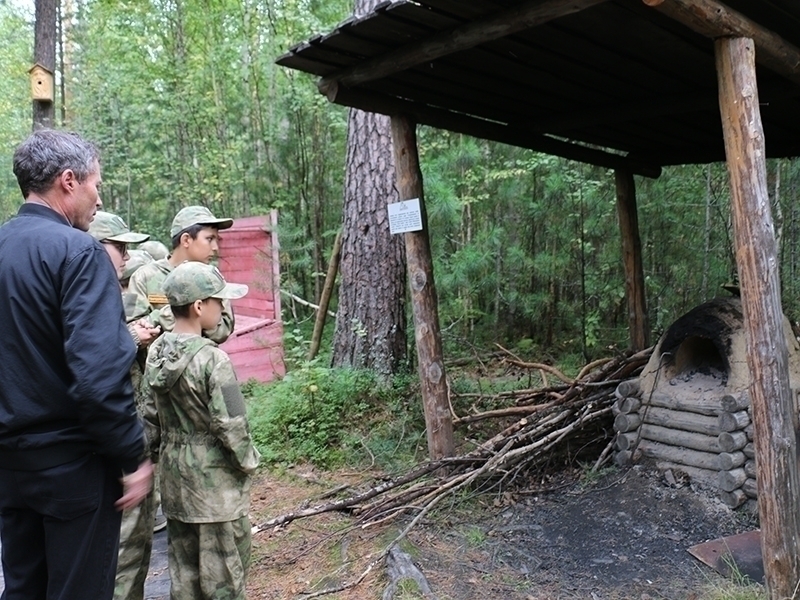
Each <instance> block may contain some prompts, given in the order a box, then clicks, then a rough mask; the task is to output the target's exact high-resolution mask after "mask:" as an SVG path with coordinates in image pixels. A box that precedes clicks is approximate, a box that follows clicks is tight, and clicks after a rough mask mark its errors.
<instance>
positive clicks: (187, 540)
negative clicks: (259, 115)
mask: <svg viewBox="0 0 800 600" xmlns="http://www.w3.org/2000/svg"><path fill="white" fill-rule="evenodd" d="M163 293H164V295H165V296H166V298H167V300H168V301H169V304H170V306H171V308H172V314H173V316H174V318H175V325H174V327H173V329H172V331H168V332H165V333H163V334H162V335H161V337H159V338H158V339H157V340H156V341H155V342H154V343H153V345H152V346H151V348H150V352H149V354H148V357H147V366H146V370H145V378H146V381H147V384H148V386H149V388H150V399H149V401H148V403H147V405H146V408H145V420H146V422H147V431H148V439H149V441H150V445H151V451H153V456H154V458H157V459H158V460H159V462H160V467H159V468H160V477H161V502H162V510H163V512H164V514H165V515H166V517H167V534H168V539H169V546H168V557H169V569H170V578H171V581H172V590H171V595H170V597H171V600H204V599H207V600H212V599H213V600H244V597H245V595H244V594H245V578H246V576H247V571H248V569H249V565H250V547H251V538H250V520H249V517H248V512H249V509H250V476H251V474H252V473H253V472H254V470H255V468H256V466H257V465H258V460H259V454H258V451H257V450H256V449H255V447H254V446H253V444H252V441H251V439H250V431H249V426H248V423H247V418H246V415H245V413H246V410H245V403H244V398H243V396H242V393H241V390H240V389H239V384H238V382H237V381H236V375H235V374H234V371H233V366H232V365H231V361H230V358H228V355H227V354H226V353H225V352H224V351H222V350H220V349H219V348H218V347H217V344H216V343H214V342H213V341H211V340H210V339H208V338H207V337H204V336H203V335H202V332H203V331H208V330H213V329H214V328H215V327H216V326H217V325H218V324H219V323H220V320H221V319H222V311H223V305H222V301H223V300H231V299H235V298H241V297H242V296H244V295H245V294H246V293H247V286H245V285H238V284H230V283H226V282H225V280H224V279H223V277H222V275H221V274H220V272H219V271H218V270H217V268H216V267H214V266H212V265H207V264H203V263H201V262H195V261H190V262H185V263H182V264H180V265H178V266H176V267H175V268H174V270H172V272H171V273H170V274H169V275H167V277H166V278H165V279H164V282H163ZM156 448H157V449H156Z"/></svg>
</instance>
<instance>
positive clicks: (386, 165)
mask: <svg viewBox="0 0 800 600" xmlns="http://www.w3.org/2000/svg"><path fill="white" fill-rule="evenodd" d="M377 4H378V0H356V3H355V11H354V12H355V15H356V16H361V15H363V14H366V13H367V12H368V11H370V10H371V9H372V8H373V7H374V6H375V5H377ZM394 180H395V172H394V157H393V154H392V138H391V132H390V128H389V117H386V116H384V115H378V114H375V113H366V112H363V111H360V110H356V109H351V110H350V115H349V117H348V121H347V164H346V167H345V184H344V185H345V189H344V222H343V225H342V234H343V235H342V256H341V262H340V274H341V280H340V284H339V304H338V308H337V309H336V330H335V333H334V339H333V365H334V366H340V367H345V366H347V367H363V368H370V369H374V370H375V371H377V372H378V373H380V374H382V375H391V374H393V373H396V372H398V371H399V370H400V368H401V367H402V366H403V365H405V364H406V359H407V345H406V312H405V297H406V260H405V247H404V244H403V237H402V236H399V235H396V236H392V235H391V234H390V233H389V218H388V212H387V209H386V205H387V204H388V203H389V202H394V201H396V200H397V191H396V190H395V187H394V183H395V181H394Z"/></svg>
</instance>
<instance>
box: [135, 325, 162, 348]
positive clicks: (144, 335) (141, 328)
mask: <svg viewBox="0 0 800 600" xmlns="http://www.w3.org/2000/svg"><path fill="white" fill-rule="evenodd" d="M133 330H134V331H135V332H136V335H137V336H138V337H139V346H140V347H141V348H146V347H147V346H149V345H150V344H151V343H152V342H153V340H155V339H156V338H157V337H158V336H160V335H161V327H159V326H158V325H153V324H152V323H150V322H149V321H148V320H147V319H139V320H138V321H134V323H133Z"/></svg>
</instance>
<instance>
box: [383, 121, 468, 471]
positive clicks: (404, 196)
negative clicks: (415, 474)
mask: <svg viewBox="0 0 800 600" xmlns="http://www.w3.org/2000/svg"><path fill="white" fill-rule="evenodd" d="M391 126H392V145H393V147H394V162H395V169H396V171H397V191H398V195H399V198H400V200H409V199H411V198H419V205H420V209H421V210H422V231H412V232H410V233H406V234H404V235H405V242H406V262H407V264H408V281H409V283H410V285H411V307H412V312H413V315H414V338H415V340H416V347H417V362H418V371H419V378H420V385H421V390H422V403H423V407H424V409H425V426H426V431H427V437H428V454H429V456H430V459H431V460H438V459H440V458H444V457H447V456H453V453H454V451H455V442H454V441H453V418H452V415H451V414H450V402H449V399H448V397H447V381H446V379H445V371H444V359H443V357H442V336H441V331H440V329H439V309H438V300H437V298H436V286H435V285H434V280H433V260H432V258H431V244H430V238H429V237H428V219H427V215H426V213H425V199H424V195H423V189H422V171H421V170H420V167H419V154H418V153H417V132H416V126H415V124H414V123H413V122H412V121H411V119H409V118H408V117H406V116H403V115H396V116H393V117H392V125H391Z"/></svg>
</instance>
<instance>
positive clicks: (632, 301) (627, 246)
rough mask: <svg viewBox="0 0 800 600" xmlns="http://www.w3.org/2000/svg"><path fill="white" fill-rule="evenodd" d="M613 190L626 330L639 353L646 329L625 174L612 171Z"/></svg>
mask: <svg viewBox="0 0 800 600" xmlns="http://www.w3.org/2000/svg"><path fill="white" fill-rule="evenodd" d="M614 179H615V181H616V187H617V214H618V215H619V229H620V233H621V234H622V263H623V266H624V270H625V300H626V302H627V304H628V329H629V331H630V336H631V349H632V350H633V351H634V352H639V351H640V350H644V349H645V348H647V347H648V346H650V327H649V325H648V318H647V302H646V300H645V289H644V287H645V286H644V268H643V267H642V241H641V238H640V237H639V214H638V211H637V208H636V184H635V182H634V180H633V175H632V174H631V173H629V172H627V171H621V170H619V169H617V170H616V171H614Z"/></svg>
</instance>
